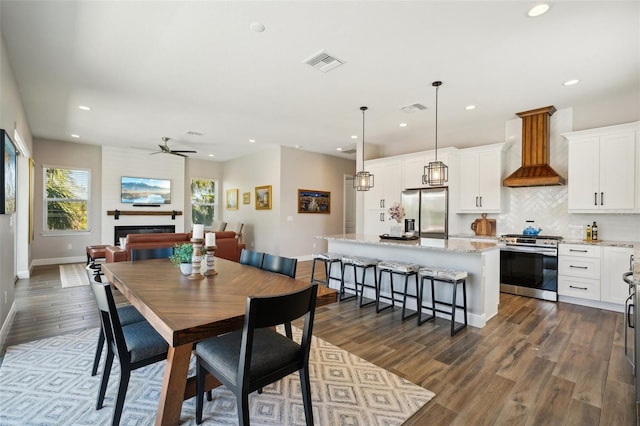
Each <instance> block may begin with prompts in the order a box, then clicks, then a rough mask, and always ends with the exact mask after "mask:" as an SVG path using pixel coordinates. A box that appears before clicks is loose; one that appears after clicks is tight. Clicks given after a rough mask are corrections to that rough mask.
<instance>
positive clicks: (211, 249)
mask: <svg viewBox="0 0 640 426" xmlns="http://www.w3.org/2000/svg"><path fill="white" fill-rule="evenodd" d="M216 248H217V246H208V247H205V251H206V252H207V254H206V255H205V259H206V261H207V270H206V271H205V273H204V276H205V277H212V276H214V275H218V271H216V270H215V268H214V266H215V265H214V258H213V255H214V253H215V252H216Z"/></svg>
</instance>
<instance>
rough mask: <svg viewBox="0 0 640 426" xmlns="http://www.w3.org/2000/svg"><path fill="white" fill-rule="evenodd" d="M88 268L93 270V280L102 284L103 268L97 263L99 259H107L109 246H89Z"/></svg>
mask: <svg viewBox="0 0 640 426" xmlns="http://www.w3.org/2000/svg"><path fill="white" fill-rule="evenodd" d="M86 251H87V266H88V267H89V268H91V269H92V270H93V279H95V280H96V281H98V282H101V281H102V280H101V278H100V276H101V275H103V274H102V267H101V266H100V264H99V263H96V260H97V259H104V258H106V252H107V245H102V244H97V245H91V246H87V249H86Z"/></svg>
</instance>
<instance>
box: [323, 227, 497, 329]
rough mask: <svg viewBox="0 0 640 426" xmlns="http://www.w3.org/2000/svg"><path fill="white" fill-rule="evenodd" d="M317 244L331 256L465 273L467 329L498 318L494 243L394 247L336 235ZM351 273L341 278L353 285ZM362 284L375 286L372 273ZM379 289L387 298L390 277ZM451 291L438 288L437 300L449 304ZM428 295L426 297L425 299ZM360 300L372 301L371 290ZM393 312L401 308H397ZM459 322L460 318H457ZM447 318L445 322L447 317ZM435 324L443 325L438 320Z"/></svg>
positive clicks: (427, 242)
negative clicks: (336, 254) (363, 258)
mask: <svg viewBox="0 0 640 426" xmlns="http://www.w3.org/2000/svg"><path fill="white" fill-rule="evenodd" d="M318 238H324V239H326V240H327V242H328V248H329V251H330V252H332V253H340V254H343V255H352V256H363V257H369V258H374V259H378V260H391V261H401V262H410V263H416V264H418V265H421V266H432V267H441V268H447V269H455V270H458V271H466V272H467V273H468V277H467V284H466V285H467V307H468V308H467V312H468V322H469V325H470V326H473V327H478V328H481V327H484V326H485V325H486V323H487V321H488V320H489V319H491V318H492V317H494V316H495V315H496V314H497V313H498V303H499V300H500V299H499V295H500V250H499V248H498V245H497V244H496V243H495V242H474V241H469V240H461V239H460V240H458V239H457V240H434V239H427V238H422V239H420V240H414V241H396V240H381V239H379V238H378V236H376V235H361V234H340V235H330V236H324V237H318ZM334 268H335V270H334V271H333V273H332V275H333V276H339V275H340V274H339V271H338V268H339V266H338V265H334ZM349 269H350V268H348V269H347V272H346V273H345V281H347V282H353V275H352V273H351V272H350V271H349ZM360 274H361V273H358V279H360ZM400 282H401V280H400V279H397V280H395V279H394V283H395V287H396V290H400V287H402V290H404V286H403V285H402V286H400V285H399V284H398V283H400ZM366 283H367V284H368V285H371V286H373V285H374V279H373V274H372V273H371V272H367V275H366ZM330 285H331V287H333V288H338V286H339V281H338V280H332V282H331V284H330ZM427 285H428V284H427ZM380 288H381V294H382V295H383V296H386V297H389V296H390V284H389V278H388V276H385V277H384V280H383V282H382V283H381V284H380ZM451 290H452V286H451V285H445V284H442V285H437V287H436V292H437V293H436V298H437V299H439V300H450V299H451ZM428 293H429V292H428V291H426V294H428ZM409 294H410V295H413V296H415V286H414V285H413V284H412V283H411V284H410V285H409ZM364 297H366V298H370V299H374V298H375V294H374V291H373V289H372V288H365V293H364ZM416 305H417V303H416V299H415V297H410V298H409V299H408V302H407V307H408V309H411V310H415V309H416ZM425 305H426V302H425ZM396 306H397V305H396ZM396 309H399V308H397V307H396ZM400 309H401V308H400ZM425 312H426V311H425ZM460 316H461V313H460V312H459V313H458V318H460ZM445 318H446V319H447V320H448V319H449V316H446V317H445ZM390 320H391V319H390ZM438 321H442V320H440V319H438Z"/></svg>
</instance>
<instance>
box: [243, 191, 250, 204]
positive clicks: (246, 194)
mask: <svg viewBox="0 0 640 426" xmlns="http://www.w3.org/2000/svg"><path fill="white" fill-rule="evenodd" d="M242 204H251V193H250V192H243V193H242Z"/></svg>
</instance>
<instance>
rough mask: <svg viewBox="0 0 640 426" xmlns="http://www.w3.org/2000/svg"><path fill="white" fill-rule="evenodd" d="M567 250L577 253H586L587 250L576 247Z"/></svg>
mask: <svg viewBox="0 0 640 426" xmlns="http://www.w3.org/2000/svg"><path fill="white" fill-rule="evenodd" d="M569 251H577V252H578V253H586V252H588V251H589V250H576V249H569Z"/></svg>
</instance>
